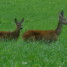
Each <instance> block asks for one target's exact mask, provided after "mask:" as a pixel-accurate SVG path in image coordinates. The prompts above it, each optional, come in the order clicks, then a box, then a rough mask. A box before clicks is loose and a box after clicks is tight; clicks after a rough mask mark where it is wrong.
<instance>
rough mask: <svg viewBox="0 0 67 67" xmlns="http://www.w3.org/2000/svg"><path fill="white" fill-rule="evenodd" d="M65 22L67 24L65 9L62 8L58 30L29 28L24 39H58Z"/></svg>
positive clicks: (48, 40) (51, 40)
mask: <svg viewBox="0 0 67 67" xmlns="http://www.w3.org/2000/svg"><path fill="white" fill-rule="evenodd" d="M63 24H67V21H66V20H65V19H64V17H63V10H62V11H61V13H60V16H59V23H58V26H57V28H56V30H49V31H39V30H29V31H27V32H25V33H24V35H23V39H24V40H44V41H47V42H53V41H56V40H57V38H58V35H59V34H60V32H61V29H62V25H63Z"/></svg>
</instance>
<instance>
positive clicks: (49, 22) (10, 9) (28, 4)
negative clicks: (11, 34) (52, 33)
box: [0, 0, 67, 67]
mask: <svg viewBox="0 0 67 67" xmlns="http://www.w3.org/2000/svg"><path fill="white" fill-rule="evenodd" d="M66 6H67V1H66V0H0V31H13V30H15V28H16V25H15V23H14V18H18V20H19V21H20V19H22V18H23V17H24V19H25V21H24V23H23V30H21V33H20V37H19V39H18V40H17V41H0V67H67V35H66V34H67V31H66V30H67V26H63V29H62V32H61V35H60V36H59V37H58V41H57V42H55V43H52V44H50V45H48V44H45V43H44V42H41V41H40V42H38V41H37V42H24V41H23V39H22V35H23V33H24V32H25V31H27V30H33V29H36V30H51V29H53V30H54V29H55V28H56V26H57V24H58V16H59V12H60V11H61V10H62V9H63V10H64V13H65V16H67V7H66Z"/></svg>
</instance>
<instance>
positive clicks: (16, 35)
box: [14, 29, 20, 37]
mask: <svg viewBox="0 0 67 67" xmlns="http://www.w3.org/2000/svg"><path fill="white" fill-rule="evenodd" d="M19 34H20V29H16V30H15V31H14V36H15V37H19Z"/></svg>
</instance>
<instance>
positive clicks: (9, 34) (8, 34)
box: [0, 18, 24, 40]
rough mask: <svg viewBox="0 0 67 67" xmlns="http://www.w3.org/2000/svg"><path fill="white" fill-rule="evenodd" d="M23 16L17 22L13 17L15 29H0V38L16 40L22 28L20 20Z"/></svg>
mask: <svg viewBox="0 0 67 67" xmlns="http://www.w3.org/2000/svg"><path fill="white" fill-rule="evenodd" d="M23 21H24V18H23V19H22V20H21V21H20V22H18V20H17V19H16V18H15V23H16V30H15V31H0V39H1V40H2V39H3V40H17V39H18V37H19V34H20V30H21V29H22V25H21V24H22V22H23Z"/></svg>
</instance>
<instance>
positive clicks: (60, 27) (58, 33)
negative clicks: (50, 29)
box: [56, 21, 63, 35]
mask: <svg viewBox="0 0 67 67" xmlns="http://www.w3.org/2000/svg"><path fill="white" fill-rule="evenodd" d="M61 22H62V21H59V23H58V26H57V28H56V33H57V35H60V33H61V30H62V26H63V24H62V23H61Z"/></svg>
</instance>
